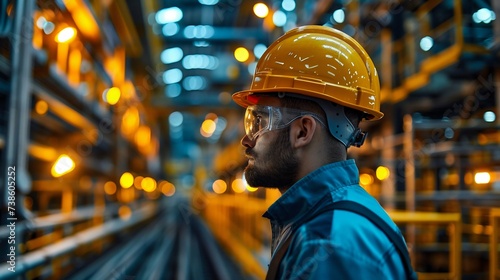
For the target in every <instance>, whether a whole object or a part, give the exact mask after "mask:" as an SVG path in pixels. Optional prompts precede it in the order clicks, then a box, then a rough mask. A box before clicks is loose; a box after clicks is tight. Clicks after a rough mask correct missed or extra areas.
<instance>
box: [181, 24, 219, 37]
mask: <svg viewBox="0 0 500 280" xmlns="http://www.w3.org/2000/svg"><path fill="white" fill-rule="evenodd" d="M214 34H215V30H214V28H213V26H211V25H188V26H186V28H184V37H186V38H188V39H193V38H197V39H208V38H212V37H213V36H214Z"/></svg>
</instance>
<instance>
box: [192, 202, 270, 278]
mask: <svg viewBox="0 0 500 280" xmlns="http://www.w3.org/2000/svg"><path fill="white" fill-rule="evenodd" d="M204 198H205V199H204V202H205V205H204V207H203V209H202V213H201V214H202V216H203V217H204V218H205V219H206V221H207V223H208V225H209V227H210V229H211V230H212V232H213V234H214V235H215V237H216V238H217V239H218V240H219V241H220V242H221V244H222V246H223V247H224V248H225V249H226V250H227V251H228V252H230V253H231V254H232V255H233V256H234V257H235V258H236V259H237V260H238V262H239V263H240V264H241V265H242V267H243V269H244V271H245V272H246V273H248V274H250V275H253V276H256V277H257V278H258V279H264V278H265V276H266V272H267V263H268V261H269V260H267V262H266V260H261V261H259V258H258V256H257V255H259V253H261V252H264V251H265V250H266V249H265V248H264V245H265V244H269V243H270V238H271V232H270V226H269V221H268V220H267V219H265V218H263V217H262V214H263V213H264V212H265V210H266V209H267V207H268V203H267V202H266V200H264V199H259V198H253V197H248V196H246V195H231V194H224V195H215V194H205V197H204ZM264 253H265V252H264ZM267 255H268V256H269V258H270V252H268V254H267Z"/></svg>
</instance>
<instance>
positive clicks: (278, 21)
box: [273, 11, 286, 27]
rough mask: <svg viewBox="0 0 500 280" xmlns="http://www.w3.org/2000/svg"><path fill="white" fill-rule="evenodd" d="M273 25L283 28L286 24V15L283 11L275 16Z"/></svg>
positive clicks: (277, 12)
mask: <svg viewBox="0 0 500 280" xmlns="http://www.w3.org/2000/svg"><path fill="white" fill-rule="evenodd" d="M273 23H274V25H276V26H278V27H282V26H284V25H285V23H286V15H285V13H284V12H282V11H276V12H275V13H274V14H273Z"/></svg>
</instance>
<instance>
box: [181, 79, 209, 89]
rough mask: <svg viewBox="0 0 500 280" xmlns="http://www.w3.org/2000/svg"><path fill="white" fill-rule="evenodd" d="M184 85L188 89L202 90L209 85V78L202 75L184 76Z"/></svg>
mask: <svg viewBox="0 0 500 280" xmlns="http://www.w3.org/2000/svg"><path fill="white" fill-rule="evenodd" d="M182 85H183V86H184V89H185V90H187V91H192V90H202V89H205V88H206V87H207V79H206V78H204V77H202V76H189V77H185V78H184V80H183V81H182Z"/></svg>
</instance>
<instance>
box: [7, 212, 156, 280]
mask: <svg viewBox="0 0 500 280" xmlns="http://www.w3.org/2000/svg"><path fill="white" fill-rule="evenodd" d="M156 213H157V206H156V204H146V205H145V206H143V207H141V208H140V209H138V210H136V211H135V212H134V213H133V214H132V215H131V216H130V218H129V219H128V220H121V219H120V218H116V219H113V220H111V221H109V222H106V223H104V224H102V225H99V226H95V227H92V228H89V229H86V230H84V231H81V232H79V233H76V234H74V235H72V236H68V237H66V238H64V239H62V240H60V241H58V242H56V243H54V244H52V245H48V246H45V247H43V248H41V249H39V250H36V251H33V252H30V253H27V254H25V255H23V256H21V257H19V260H18V261H17V264H16V269H15V272H12V271H9V270H8V267H9V265H8V264H3V265H1V266H0V279H6V278H9V277H14V276H17V275H20V274H22V273H24V272H26V271H28V270H30V269H33V268H35V267H38V266H40V265H43V264H46V263H49V262H50V261H51V260H53V259H55V258H57V257H59V256H61V255H64V254H67V253H70V252H72V251H74V250H76V249H77V248H79V247H81V246H84V245H87V244H90V243H92V242H94V241H96V240H99V239H101V238H103V237H106V236H108V235H111V234H115V233H118V232H120V231H122V230H123V229H126V228H128V227H131V226H134V225H137V224H139V223H141V222H143V221H145V220H147V219H149V218H151V217H153V216H154V215H155V214H156Z"/></svg>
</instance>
